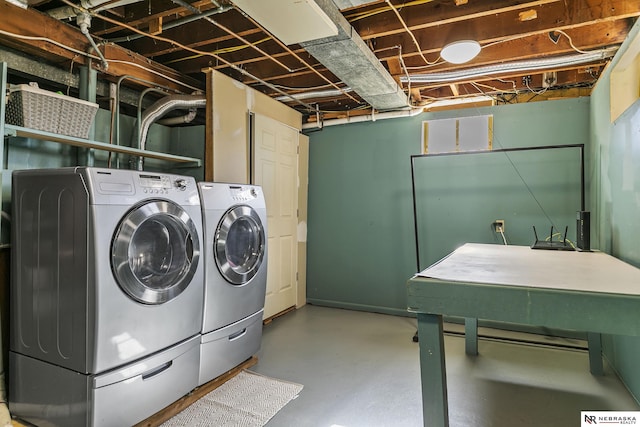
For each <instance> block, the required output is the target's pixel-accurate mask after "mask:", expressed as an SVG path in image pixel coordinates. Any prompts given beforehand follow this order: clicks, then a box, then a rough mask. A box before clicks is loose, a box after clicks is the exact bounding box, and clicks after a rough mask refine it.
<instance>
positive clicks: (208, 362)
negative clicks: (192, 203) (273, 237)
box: [198, 182, 267, 385]
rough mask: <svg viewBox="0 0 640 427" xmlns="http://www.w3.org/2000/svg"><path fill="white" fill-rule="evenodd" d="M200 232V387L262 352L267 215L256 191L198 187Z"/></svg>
mask: <svg viewBox="0 0 640 427" xmlns="http://www.w3.org/2000/svg"><path fill="white" fill-rule="evenodd" d="M198 190H199V192H200V199H201V203H202V218H203V227H204V236H205V237H204V248H203V257H204V259H205V297H204V307H203V308H204V311H203V322H202V336H201V342H200V379H199V381H198V383H199V385H202V384H204V383H206V382H208V381H210V380H212V379H214V378H216V377H217V376H219V375H221V374H223V373H225V372H226V371H228V370H230V369H232V368H233V367H235V366H237V365H238V364H240V363H242V362H243V361H244V360H246V359H248V358H249V357H251V356H252V355H254V354H255V353H256V352H257V351H258V350H259V349H260V342H261V339H262V314H263V309H264V300H265V293H266V288H267V209H266V202H265V198H264V194H263V192H262V188H261V187H260V186H256V185H246V184H229V183H211V182H200V183H198Z"/></svg>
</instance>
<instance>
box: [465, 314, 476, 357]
mask: <svg viewBox="0 0 640 427" xmlns="http://www.w3.org/2000/svg"><path fill="white" fill-rule="evenodd" d="M464 350H465V353H467V355H468V356H477V355H478V319H475V318H471V317H467V318H465V319H464Z"/></svg>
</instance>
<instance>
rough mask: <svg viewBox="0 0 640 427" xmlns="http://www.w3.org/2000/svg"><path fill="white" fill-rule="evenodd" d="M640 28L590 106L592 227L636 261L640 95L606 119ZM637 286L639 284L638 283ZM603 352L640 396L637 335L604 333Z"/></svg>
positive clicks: (609, 248) (607, 244)
mask: <svg viewBox="0 0 640 427" xmlns="http://www.w3.org/2000/svg"><path fill="white" fill-rule="evenodd" d="M639 32H640V21H638V22H636V24H635V25H634V27H633V29H632V31H631V32H630V33H629V36H628V38H627V41H626V42H625V43H624V44H623V46H622V47H621V48H620V50H619V52H618V54H617V55H616V57H615V58H614V60H613V62H612V64H611V65H610V66H609V67H608V68H607V71H606V72H605V73H604V74H603V75H602V76H601V78H600V80H599V81H598V84H597V86H596V88H595V89H594V91H593V93H592V95H591V98H592V109H591V129H590V131H591V139H592V142H593V143H592V147H591V155H590V157H591V159H592V160H593V162H592V166H591V171H592V173H593V175H594V176H595V177H596V179H594V180H593V182H592V188H591V192H592V194H593V195H594V198H593V201H592V204H591V209H592V210H593V211H594V212H595V213H596V217H595V224H594V228H595V230H596V237H597V238H598V241H599V242H598V243H599V248H600V249H601V250H603V251H605V252H608V253H610V254H612V255H613V256H615V257H617V258H620V259H622V260H623V261H626V262H628V263H630V264H633V265H635V266H637V267H640V244H638V242H640V225H639V222H638V218H640V101H636V102H635V104H633V105H632V106H631V107H630V108H629V109H628V110H627V111H625V112H624V113H623V114H622V115H621V116H620V117H618V119H617V120H616V121H615V122H614V123H611V122H610V118H609V117H610V115H609V108H610V83H611V79H610V74H611V70H612V69H613V68H614V67H615V64H616V63H617V61H618V60H619V58H620V56H621V55H622V54H623V53H624V52H625V51H626V49H627V48H628V47H629V46H628V45H629V41H630V40H633V38H634V37H635V36H636V35H637V34H638V33H639ZM639 286H640V284H639ZM603 348H604V352H605V355H606V357H607V359H608V360H609V362H610V363H611V365H612V366H613V368H614V369H615V370H616V372H618V374H619V375H620V377H621V379H622V381H623V382H624V383H625V384H626V385H627V387H628V388H629V390H630V391H631V393H632V394H633V395H634V397H635V399H636V400H638V398H639V397H640V371H639V370H638V354H640V339H639V338H637V337H625V336H607V337H604V338H603Z"/></svg>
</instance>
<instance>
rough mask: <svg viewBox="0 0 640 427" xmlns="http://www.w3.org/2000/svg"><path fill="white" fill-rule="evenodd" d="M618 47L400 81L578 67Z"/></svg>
mask: <svg viewBox="0 0 640 427" xmlns="http://www.w3.org/2000/svg"><path fill="white" fill-rule="evenodd" d="M617 50H618V48H617V47H611V48H608V49H602V50H597V51H593V52H589V53H579V54H575V55H567V56H560V57H556V58H547V59H535V60H531V61H518V62H506V63H503V64H497V65H489V66H486V67H478V68H469V69H466V70H458V71H450V72H444V73H429V74H414V75H412V76H410V78H407V77H406V76H402V77H400V81H402V82H405V83H406V82H408V81H410V82H411V83H446V82H455V81H458V80H466V79H473V78H478V77H486V76H491V75H495V74H502V73H512V72H519V71H534V70H545V69H548V68H554V67H558V66H562V65H577V64H585V63H587V62H593V61H600V60H603V59H607V58H611V57H612V56H613V55H615V53H616V51H617Z"/></svg>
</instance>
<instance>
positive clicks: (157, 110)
mask: <svg viewBox="0 0 640 427" xmlns="http://www.w3.org/2000/svg"><path fill="white" fill-rule="evenodd" d="M206 105H207V99H206V98H205V96H204V95H170V96H165V97H164V98H161V99H159V100H158V101H156V102H154V103H153V104H152V105H151V106H150V107H149V108H147V109H146V110H145V111H144V113H142V119H141V120H140V132H139V136H138V147H139V148H140V149H141V150H144V149H145V148H146V145H147V135H148V134H149V128H150V127H151V125H152V124H153V123H155V122H156V121H157V120H158V119H160V118H161V117H162V116H164V115H165V114H167V113H168V112H170V111H173V110H177V109H188V110H193V109H197V108H204V107H205V106H206ZM143 167H144V158H142V157H140V158H139V159H138V170H143Z"/></svg>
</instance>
